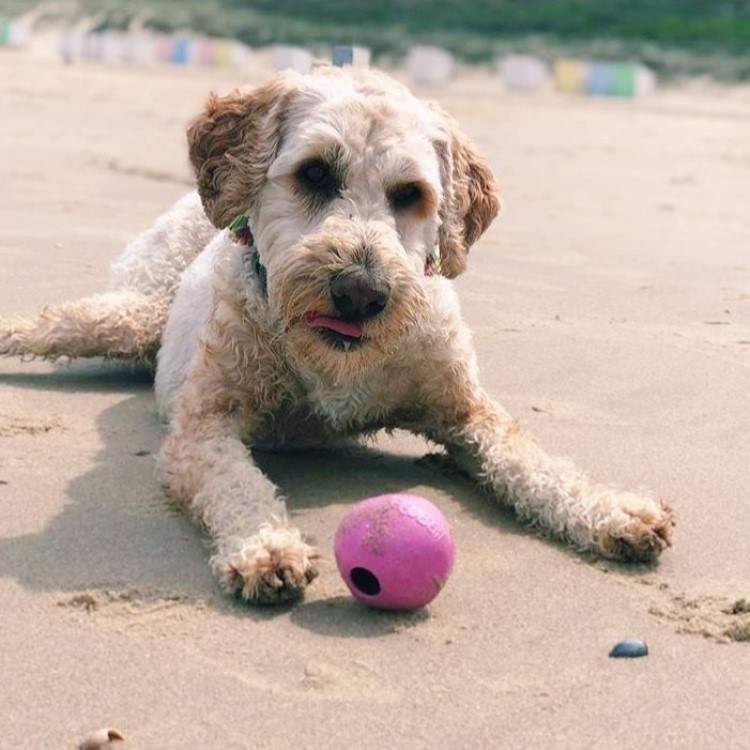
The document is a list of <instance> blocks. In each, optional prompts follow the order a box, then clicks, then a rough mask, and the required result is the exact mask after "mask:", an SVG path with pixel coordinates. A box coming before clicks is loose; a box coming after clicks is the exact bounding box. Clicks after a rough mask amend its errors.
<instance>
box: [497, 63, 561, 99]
mask: <svg viewBox="0 0 750 750" xmlns="http://www.w3.org/2000/svg"><path fill="white" fill-rule="evenodd" d="M500 75H501V77H502V79H503V84H504V85H505V88H506V89H508V90H509V91H539V90H540V89H543V88H544V87H545V86H547V85H548V83H549V80H550V72H549V68H548V66H547V64H546V63H545V62H544V60H540V59H539V58H538V57H531V56H530V55H507V56H506V57H504V58H503V59H502V61H501V62H500Z"/></svg>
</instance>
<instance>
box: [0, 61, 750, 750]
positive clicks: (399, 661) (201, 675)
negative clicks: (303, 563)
mask: <svg viewBox="0 0 750 750" xmlns="http://www.w3.org/2000/svg"><path fill="white" fill-rule="evenodd" d="M0 81H2V83H0V111H1V112H2V120H0V132H1V133H2V138H0V181H1V183H2V196H3V198H2V201H1V202H0V252H1V253H2V255H1V256H0V257H2V264H1V265H0V315H5V316H7V315H11V314H15V313H21V314H32V313H34V312H35V311H36V310H38V309H39V308H41V307H42V306H43V305H45V304H48V303H55V302H61V301H65V300H68V299H72V298H74V297H76V296H79V295H83V294H86V293H89V292H93V291H97V290H99V289H101V288H102V287H103V285H104V284H105V283H106V279H107V268H108V263H109V261H110V260H111V259H112V258H113V257H114V256H115V255H116V254H117V253H118V252H119V251H120V249H121V248H122V247H123V245H124V243H125V242H127V241H128V240H129V239H130V238H132V237H133V236H134V235H135V234H136V233H137V232H138V231H140V230H141V229H143V228H145V227H147V226H148V225H149V223H150V221H151V220H152V219H153V217H155V216H156V215H157V214H158V213H160V212H161V211H162V210H164V209H166V208H167V207H168V206H169V205H170V204H171V202H172V201H173V200H174V199H176V198H177V197H178V196H180V195H181V194H182V193H184V192H185V191H186V190H187V189H188V188H189V185H190V173H189V170H188V167H187V162H186V156H185V148H184V137H183V130H184V125H185V123H186V121H187V120H188V119H189V118H190V117H191V116H192V115H193V114H194V113H195V112H197V110H198V109H199V107H200V106H201V105H202V102H203V100H204V98H205V95H206V93H207V92H208V91H209V89H211V88H215V89H217V90H219V91H226V90H228V89H229V88H230V87H231V86H232V85H233V83H235V81H233V80H232V79H231V77H229V76H228V75H227V74H224V75H223V77H221V76H219V75H218V74H211V73H206V72H202V73H185V72H180V71H170V70H160V71H151V72H149V71H140V72H139V71H129V70H115V69H105V68H98V67H85V66H82V67H73V68H68V69H65V68H63V67H61V66H59V65H57V64H55V63H53V62H48V61H39V60H28V59H26V58H24V57H22V56H20V55H18V54H12V53H9V52H3V53H2V54H0ZM429 95H430V96H432V97H434V98H438V99H440V100H441V101H442V102H443V104H444V105H446V106H447V107H448V108H449V109H450V110H451V111H452V112H453V113H454V114H455V115H457V116H458V118H459V119H460V120H461V122H462V123H463V125H464V127H465V129H466V130H467V131H468V132H469V133H470V134H471V135H472V136H474V138H475V139H476V141H477V142H478V144H479V145H480V147H481V150H482V151H483V152H484V153H486V154H487V155H488V156H489V158H490V161H491V163H492V165H493V168H494V169H495V170H496V173H497V175H498V177H499V180H500V182H501V184H502V186H503V189H504V194H505V198H506V210H505V214H504V216H503V218H502V219H501V220H498V221H497V222H496V223H495V225H494V226H493V227H492V229H491V230H490V231H489V232H488V234H487V235H486V237H485V238H484V239H483V240H482V241H481V242H480V244H479V246H477V247H476V248H475V249H474V251H473V253H472V256H473V257H472V263H471V264H470V270H469V271H468V273H466V274H465V276H464V277H462V278H461V279H460V280H459V282H458V286H459V288H460V293H461V296H462V299H463V306H464V311H465V316H466V318H467V319H468V320H469V321H470V323H471V324H472V326H473V328H474V331H475V334H476V346H477V348H478V351H479V358H480V362H481V367H482V371H483V379H484V382H485V384H486V386H487V388H488V389H489V391H490V392H491V393H493V394H494V395H495V396H496V397H497V398H499V399H500V400H501V401H502V402H504V403H505V405H506V406H507V407H508V408H509V409H510V410H511V411H512V412H514V413H515V414H517V415H518V416H519V417H520V418H521V420H522V421H523V422H524V423H525V425H526V427H527V428H528V429H529V430H530V431H531V432H533V433H535V434H536V435H537V436H538V437H539V438H540V440H541V442H542V443H543V444H545V445H546V446H547V448H548V449H549V450H550V451H553V452H556V453H560V454H564V455H568V456H570V457H572V458H574V459H575V460H576V461H578V462H579V463H580V464H582V465H583V466H585V467H586V468H587V469H588V470H589V471H590V472H591V473H592V474H593V475H594V476H596V477H598V478H600V479H606V480H610V481H614V482H617V483H620V484H622V485H624V486H629V487H639V486H647V487H651V488H653V489H654V490H655V491H656V492H657V493H658V494H659V495H660V496H662V497H664V498H665V499H668V500H669V501H670V502H672V503H673V504H674V506H675V507H676V509H677V512H678V514H679V527H678V530H677V535H676V544H675V546H674V548H673V550H671V551H669V552H667V553H666V554H665V555H664V557H663V561H662V562H661V564H660V565H659V566H658V567H656V568H646V567H635V568H633V567H622V566H616V565H611V564H605V563H602V562H596V561H592V560H589V559H583V558H580V557H579V556H577V555H576V554H574V553H572V552H570V551H568V550H567V549H565V548H562V547H560V546H558V545H556V544H554V543H550V542H547V541H543V540H540V539H538V538H537V537H535V536H534V535H533V534H531V533H528V532H527V531H525V530H523V529H522V528H520V527H519V526H518V525H517V524H516V523H515V522H514V520H513V519H512V518H511V517H510V516H509V515H508V514H506V513H502V512H500V511H498V510H496V509H495V508H493V507H490V505H489V504H488V503H487V502H486V501H485V500H484V499H483V498H482V497H481V496H480V495H479V493H477V492H476V491H475V490H474V489H473V488H472V487H470V486H469V485H468V484H467V483H466V482H465V481H464V480H463V479H461V478H459V477H456V476H451V475H450V474H446V473H444V472H443V471H441V470H440V469H439V468H438V467H436V466H435V465H433V464H431V463H429V462H425V461H420V460H419V459H420V458H421V457H422V456H424V454H425V452H426V451H427V447H426V446H425V445H424V444H422V443H421V442H419V441H417V440H415V439H413V438H411V437H409V436H406V435H396V436H394V437H393V438H388V439H385V438H384V439H383V440H382V441H381V443H380V447H381V448H382V452H379V451H373V452H372V453H371V454H370V455H369V456H364V457H359V458H352V457H349V458H343V457H341V456H337V455H335V454H314V453H313V454H309V455H304V456H297V457H294V458H289V457H285V458H283V459H281V458H277V457H266V458H264V459H263V467H264V468H265V469H266V470H267V471H268V472H269V473H270V475H271V476H272V477H273V478H274V479H275V480H276V481H277V482H278V483H279V484H280V485H281V487H282V488H283V489H284V491H285V492H286V493H287V494H288V496H289V498H290V505H291V508H292V509H293V513H294V516H295V517H296V520H297V521H298V522H299V524H300V525H301V526H302V528H304V529H305V530H307V531H308V532H310V533H311V534H312V535H313V536H314V537H315V538H316V539H317V541H318V543H319V545H320V546H321V548H322V550H323V551H324V552H325V553H326V556H327V559H326V562H325V564H324V566H323V571H322V576H321V577H320V579H319V580H318V581H316V583H315V584H314V585H313V586H312V588H311V589H310V591H309V595H308V596H307V599H306V600H305V601H304V602H303V603H301V604H299V605H297V606H294V607H290V608H282V609H276V610H268V609H260V610H259V609H252V608H248V607H245V606H241V605H239V604H237V603H235V602H232V601H229V600H227V599H226V598H224V597H223V596H222V595H221V594H220V593H219V591H218V590H217V587H216V586H215V584H214V581H213V580H212V578H211V576H210V574H209V571H208V567H207V564H206V563H207V558H208V551H207V549H206V547H205V545H204V543H203V541H202V539H201V536H200V534H199V532H198V531H197V530H196V529H194V528H193V527H192V526H191V525H190V523H189V522H188V521H187V520H186V519H185V518H183V517H182V516H181V515H180V513H179V512H177V510H176V509H175V508H174V507H172V506H171V505H170V504H169V502H167V501H166V500H165V499H164V498H163V496H162V493H161V491H160V488H159V485H158V483H157V481H156V479H155V477H154V471H153V452H154V451H155V449H156V448H157V445H158V444H159V441H160V437H161V433H160V427H159V426H158V424H157V421H156V418H155V416H154V402H153V397H152V393H151V390H150V383H149V380H148V377H146V376H145V375H144V374H143V373H138V372H133V371H131V370H130V369H129V368H126V367H122V366H112V365H105V364H102V363H100V362H89V363H84V362H82V363H75V364H74V365H72V366H61V367H60V366H58V367H56V366H52V365H48V364H45V363H27V364H23V363H18V362H15V361H10V360H8V361H2V362H0V613H1V616H0V675H1V676H2V678H1V679H0V706H1V707H2V708H1V709H0V747H1V748H3V749H5V748H7V749H8V750H16V749H17V748H35V749H36V748H72V747H74V746H75V744H76V743H77V742H78V741H80V739H81V738H82V737H84V736H85V735H86V734H87V732H89V731H91V730H94V729H97V728H99V727H102V726H112V727H116V728H117V729H119V730H120V731H122V732H123V733H125V734H126V735H127V736H128V742H127V743H126V745H125V747H127V748H133V750H138V749H140V750H145V749H152V748H153V749H154V750H157V749H158V750H164V749H173V748H174V749H179V750H195V749H196V748H208V749H210V750H213V749H214V748H216V749H217V750H218V749H219V748H221V749H222V750H228V749H230V748H237V749H240V748H243V749H246V748H264V749H266V748H267V749H272V748H292V747H294V748H351V747H356V748H362V749H363V750H367V749H368V748H378V749H380V748H414V749H415V750H416V749H419V748H507V749H515V748H519V749H524V750H525V749H528V748H579V747H586V746H588V747H598V748H618V749H620V750H627V749H629V748H633V749H635V748H639V749H640V748H643V747H659V748H664V749H666V748H680V749H681V750H684V749H685V748H701V749H705V748H721V749H723V750H730V749H732V748H737V749H738V750H739V749H740V748H744V749H746V748H747V747H748V746H750V711H749V708H748V707H749V706H750V687H749V686H748V674H750V643H745V642H737V641H732V640H731V639H730V638H728V637H727V633H731V632H734V633H735V635H736V636H737V637H741V636H742V634H743V632H744V633H745V634H746V635H747V634H748V631H749V630H750V623H748V619H750V615H747V614H744V615H743V614H728V613H727V612H725V611H724V610H728V609H730V608H731V606H732V604H733V603H734V602H736V601H737V600H738V599H740V598H743V597H750V496H749V495H748V473H749V472H748V446H749V445H750V426H749V421H748V417H749V415H750V401H749V394H750V214H749V213H748V208H747V206H748V195H750V138H748V133H749V132H750V94H748V93H747V91H741V90H734V91H727V90H713V91H712V90H710V89H695V90H691V91H683V92H677V93H674V92H673V93H662V94H659V95H657V96H656V97H655V98H653V99H649V100H645V101H640V102H627V101H591V100H586V99H578V98H562V97H557V96H554V95H551V94H549V95H541V96H536V97H527V96H511V95H508V94H504V93H503V92H502V91H501V90H500V88H499V84H498V82H497V80H496V79H493V78H490V77H486V76H485V77H482V76H473V77H469V78H465V79H463V80H462V81H459V82H456V83H454V84H453V85H451V86H450V87H449V88H447V89H445V90H442V91H431V92H429ZM392 490H408V491H412V492H417V493H421V494H424V495H426V496H427V497H430V498H432V499H433V500H434V501H435V502H436V503H438V505H439V506H440V507H441V508H442V509H443V511H444V512H445V513H446V515H447V516H448V517H449V518H450V519H451V521H452V523H453V525H454V530H455V536H456V542H457V548H458V558H457V564H456V568H455V571H454V574H453V576H452V578H451V580H450V582H449V584H448V586H447V587H446V589H445V590H444V592H443V593H442V595H441V596H440V597H439V598H438V599H437V600H436V601H435V602H434V603H433V604H432V605H431V606H430V607H429V608H428V609H427V610H426V611H422V612H418V613H414V614H410V615H394V614H387V613H379V612H375V611H370V610H368V609H366V608H364V607H362V606H360V605H358V604H356V603H354V602H353V601H352V600H351V599H350V598H349V596H348V594H347V592H346V589H345V587H344V584H343V582H342V581H341V580H340V578H339V577H338V574H337V572H336V570H335V565H334V563H333V561H332V539H333V535H334V532H335V530H336V527H337V525H338V523H339V521H340V520H341V518H342V517H343V516H344V514H345V513H346V510H347V507H348V504H349V503H350V502H352V501H353V500H356V499H358V498H361V497H364V496H367V495H372V494H377V493H380V492H385V491H392ZM743 628H744V630H743ZM626 636H636V637H640V638H643V639H645V640H646V642H647V643H648V645H649V648H650V655H649V656H648V657H647V658H644V659H638V660H614V659H610V658H608V656H607V654H608V651H609V649H610V648H611V646H612V645H613V644H614V643H615V642H617V641H618V640H620V639H621V638H624V637H626Z"/></svg>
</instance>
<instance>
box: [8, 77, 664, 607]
mask: <svg viewBox="0 0 750 750" xmlns="http://www.w3.org/2000/svg"><path fill="white" fill-rule="evenodd" d="M188 143H189V152H190V158H191V161H192V164H193V167H194V169H195V174H196V178H197V184H198V195H195V194H194V195H191V196H187V197H186V198H184V199H183V200H182V201H180V202H179V203H178V204H177V205H176V206H175V207H174V208H173V209H172V210H171V211H170V212H168V213H167V214H165V216H163V217H162V218H160V219H159V220H158V221H157V222H156V224H155V225H154V227H153V228H152V229H151V230H149V231H148V232H146V233H145V234H144V235H142V237H140V238H138V239H137V240H136V241H135V242H134V243H132V244H131V245H130V246H129V247H128V248H127V249H126V251H125V253H124V254H123V256H122V257H121V258H120V259H118V261H116V263H115V265H114V279H113V288H112V291H110V292H108V293H107V294H104V295H99V296H95V297H91V298H88V299H84V300H81V301H79V302H77V303H72V304H70V305H65V306H62V307H60V308H57V309H55V310H48V311H45V312H44V313H43V314H42V315H41V316H40V317H39V318H38V319H37V320H36V321H26V322H24V321H6V322H0V354H11V355H20V356H43V357H48V358H52V359H54V358H56V357H59V356H70V357H74V356H94V355H104V356H117V357H129V358H132V359H146V360H150V359H153V357H154V354H155V352H156V351H157V350H158V357H157V361H158V365H157V373H156V383H155V388H156V396H157V403H158V405H159V409H160V412H161V414H162V415H163V416H164V418H165V419H166V420H167V421H168V423H169V434H168V436H167V438H166V440H165V442H164V446H163V449H162V451H161V456H160V461H159V464H160V471H161V476H162V479H163V482H164V485H165V487H166V489H167V492H168V493H169V494H170V495H171V496H172V497H174V498H175V499H176V500H177V501H178V502H179V503H180V504H181V505H182V506H183V507H184V508H185V510H186V512H188V513H189V514H190V515H191V516H192V517H193V518H194V519H195V520H196V521H197V522H198V523H199V524H201V525H202V526H203V527H204V528H205V529H206V532H207V533H208V535H209V536H210V538H211V540H212V543H213V547H214V554H213V557H212V567H213V569H214V571H215V572H216V574H217V576H218V578H219V580H220V582H221V584H222V585H223V586H224V587H225V588H226V589H227V590H229V591H231V592H233V593H235V594H237V595H238V596H240V597H242V598H244V599H247V600H250V601H256V602H278V601H284V600H287V599H290V598H293V597H295V596H298V595H299V594H300V593H301V592H302V591H303V590H304V588H305V587H306V586H307V585H308V584H309V583H310V582H311V581H312V580H313V579H314V578H315V576H316V575H317V561H318V554H317V552H316V551H315V549H313V548H312V547H311V546H310V545H309V544H308V543H307V542H306V541H305V539H304V537H303V536H302V534H301V533H300V532H299V530H297V529H296V528H294V527H293V526H292V525H291V523H290V521H289V519H288V517H287V513H286V507H285V503H284V500H283V498H282V497H280V495H279V493H278V491H277V489H276V487H275V486H274V485H273V484H272V483H271V481H270V480H269V479H268V478H267V477H266V476H265V475H264V474H263V473H262V472H261V471H260V469H258V468H257V467H256V466H255V465H254V463H253V461H252V458H251V456H250V454H249V451H248V449H247V445H248V444H251V445H264V446H280V445H284V446H286V445H297V446H299V445H314V444H320V443H326V442H336V441H340V440H346V439H348V438H350V437H356V436H358V435H363V434H370V433H372V432H374V431H376V430H379V429H381V428H395V427H402V428H407V429H410V430H412V431H413V432H415V433H417V434H421V435H424V436H426V437H427V438H429V439H431V440H434V441H438V442H440V443H442V444H443V445H445V446H446V448H447V450H448V451H449V452H450V453H451V454H452V455H453V456H454V458H455V459H456V460H457V461H458V462H459V463H460V464H461V465H462V466H463V467H464V468H465V469H466V470H467V471H468V472H470V473H471V474H472V475H473V476H474V477H475V478H476V481H477V482H478V483H480V484H481V485H482V486H483V487H485V488H486V490H487V492H488V493H489V494H490V495H491V496H492V497H494V498H495V499H496V500H497V501H498V502H500V503H502V504H505V505H508V506H510V507H511V508H513V509H514V511H515V512H516V514H517V515H518V517H519V518H520V519H521V520H522V521H524V522H527V523H530V524H533V525H535V526H537V527H539V528H540V529H542V530H544V531H546V532H548V533H549V534H551V535H553V536H556V537H558V538H560V539H564V540H566V541H568V542H569V543H571V544H572V545H574V546H575V547H576V548H578V549H580V550H586V551H591V552H594V553H597V554H599V555H603V556H605V557H611V558H616V559H624V560H653V559H655V558H656V557H657V556H658V555H659V553H660V552H661V551H662V550H663V549H664V548H666V547H667V546H668V545H669V544H670V540H671V535H672V528H673V524H674V520H673V515H672V512H671V510H670V509H669V508H668V507H667V506H666V505H665V504H663V503H661V502H659V501H658V500H656V499H654V498H653V497H652V496H650V495H649V494H648V493H642V494H635V493H630V492H622V491H620V490H617V489H615V488H612V487H608V486H605V485H601V484H597V483H594V482H592V481H590V480H589V479H588V478H587V477H586V475H585V474H584V473H583V472H582V471H581V470H580V469H578V468H576V467H575V466H574V465H573V464H572V463H570V462H569V461H566V460H564V459H559V458H554V457H550V456H548V455H547V454H546V453H545V452H544V451H543V450H542V449H541V448H540V447H539V446H538V445H537V444H536V443H535V441H534V440H533V439H532V438H531V437H529V436H528V435H526V434H525V433H524V432H523V431H522V430H521V428H520V427H519V426H518V424H517V423H516V422H515V421H514V420H513V419H512V418H511V417H510V416H509V415H508V414H507V413H506V412H505V411H504V410H503V409H502V407H501V406H499V405H498V404H496V403H494V402H493V401H492V400H491V399H490V398H489V397H488V396H487V395H486V394H485V392H484V391H483V390H482V388H481V386H480V384H479V379H478V372H477V365H476V358H475V355H474V352H473V349H472V346H471V336H470V333H469V331H468V329H467V327H466V326H465V324H464V323H463V322H462V320H461V316H460V312H459V306H458V300H457V298H456V294H455V290H454V289H453V286H452V284H451V282H450V281H449V279H450V278H453V277H455V276H457V275H458V274H459V273H461V272H462V271H463V270H464V268H465V266H466V259H467V254H468V251H469V248H470V247H471V246H472V245H473V244H474V243H475V242H476V241H477V240H478V239H479V238H480V236H481V235H482V233H483V232H484V231H485V230H486V228H487V227H488V226H489V224H490V222H491V221H492V220H493V219H494V217H495V215H496V213H497V211H498V208H499V201H498V197H497V191H496V186H495V182H494V178H493V176H492V173H491V171H490V169H489V167H488V166H487V164H486V163H485V162H484V161H483V160H482V158H481V157H480V156H479V155H478V154H477V152H476V150H475V148H474V147H473V146H472V145H471V143H470V142H469V141H468V140H467V139H466V138H465V136H464V135H463V134H462V133H461V132H460V131H459V130H458V128H457V126H456V124H455V122H453V121H452V120H451V119H450V118H449V117H448V116H447V115H446V114H445V113H444V112H443V111H442V110H441V109H440V108H439V107H436V106H434V105H426V104H424V103H423V102H420V101H419V100H417V99H416V98H414V97H413V96H412V95H411V94H410V93H409V92H408V90H407V89H406V88H405V87H403V86H401V85H399V84H397V83H395V82H394V81H392V80H391V79H389V78H387V77H386V76H384V75H382V74H378V73H375V72H373V71H363V70H354V69H345V70H341V69H333V68H319V69H317V70H315V71H314V72H313V73H312V74H311V75H309V76H300V75H297V74H291V73H288V74H281V75H278V76H276V77H275V78H273V79H272V80H271V81H269V82H268V83H266V84H263V85H261V86H259V87H257V88H254V89H247V90H237V91H235V92H233V93H232V94H230V95H229V96H226V97H222V98H220V97H216V96H212V97H211V98H210V99H209V102H208V104H207V106H206V109H205V111H204V112H203V114H201V115H200V116H199V117H197V118H196V120H195V121H194V122H193V123H192V125H191V126H190V128H189V130H188ZM311 158H314V159H318V160H324V161H325V162H326V163H327V164H329V165H330V168H331V170H335V174H336V175H337V177H336V179H337V180H338V183H337V185H336V190H335V193H331V195H328V196H326V197H324V198H321V197H320V196H316V195H310V194H309V193H308V192H306V190H307V188H305V187H304V185H303V184H301V183H300V178H299V170H300V168H301V167H300V165H304V164H305V163H306V160H310V159H311ZM404 182H407V183H408V184H413V185H416V186H418V193H417V199H416V200H415V201H414V203H413V205H412V204H410V205H407V206H400V205H398V204H395V203H394V202H393V199H392V198H391V197H389V196H391V195H392V191H393V189H394V186H396V187H398V186H399V185H403V184H404ZM238 215H246V216H247V217H248V218H249V222H250V227H251V228H252V234H251V235H248V238H249V239H248V242H249V244H247V245H246V244H242V243H238V242H235V241H234V240H233V238H232V236H231V234H230V233H229V232H228V231H227V230H226V227H227V226H229V225H230V224H231V223H232V222H233V220H234V219H235V218H236V217H237V216H238ZM436 244H437V245H438V246H439V249H440V264H439V266H438V268H439V271H440V274H441V275H432V273H431V271H432V268H433V266H431V265H430V264H431V262H432V260H431V259H432V258H433V257H434V248H435V245H436ZM261 269H262V272H261ZM364 272H366V273H367V274H369V276H370V277H371V278H373V279H377V280H378V283H380V284H381V285H382V286H383V287H384V288H387V289H388V294H389V296H388V299H387V304H386V306H385V308H384V309H383V310H382V311H381V312H379V313H378V314H377V315H375V316H371V317H367V318H363V319H362V320H360V321H359V323H358V325H360V326H361V332H362V338H361V340H355V341H352V340H351V339H349V340H344V341H343V342H342V341H339V342H338V343H336V342H332V341H331V340H330V339H329V338H327V337H325V336H323V335H321V331H320V330H318V329H316V328H315V327H313V326H311V325H310V323H309V314H311V313H312V314H314V316H318V317H320V316H322V317H324V318H326V319H329V320H330V319H331V318H336V317H337V316H338V314H339V312H338V311H337V307H336V304H335V300H334V295H333V293H332V288H331V283H332V280H333V279H339V278H344V277H346V276H347V275H348V274H357V273H360V274H361V273H364Z"/></svg>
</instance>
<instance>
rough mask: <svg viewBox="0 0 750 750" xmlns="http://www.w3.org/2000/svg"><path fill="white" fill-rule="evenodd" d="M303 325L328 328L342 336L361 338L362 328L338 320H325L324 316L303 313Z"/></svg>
mask: <svg viewBox="0 0 750 750" xmlns="http://www.w3.org/2000/svg"><path fill="white" fill-rule="evenodd" d="M305 323H307V325H309V326H311V327H312V328H330V329H331V330H332V331H336V333H340V334H342V335H343V336H351V337H352V338H357V339H358V338H362V326H360V325H357V324H356V323H347V322H346V321H345V320H339V319H338V318H327V317H326V316H325V315H318V313H314V312H309V313H305Z"/></svg>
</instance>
